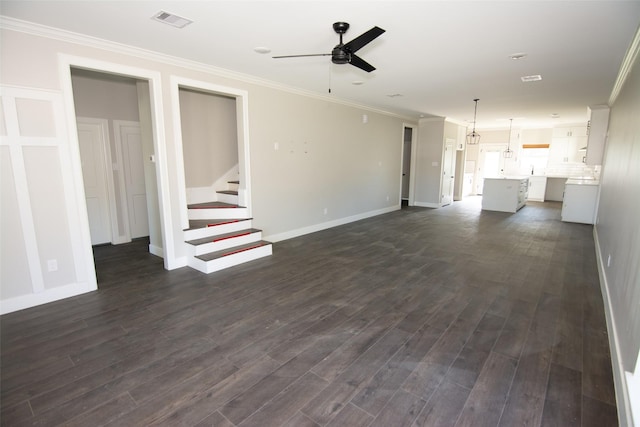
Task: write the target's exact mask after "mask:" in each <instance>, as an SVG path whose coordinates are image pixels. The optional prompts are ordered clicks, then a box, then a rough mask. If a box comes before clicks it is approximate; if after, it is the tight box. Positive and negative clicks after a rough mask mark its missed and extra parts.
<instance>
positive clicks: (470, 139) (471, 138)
mask: <svg viewBox="0 0 640 427" xmlns="http://www.w3.org/2000/svg"><path fill="white" fill-rule="evenodd" d="M473 101H474V102H475V103H476V107H475V109H474V110H473V131H472V132H471V133H468V134H467V145H475V144H479V143H480V134H479V133H478V132H476V114H477V113H478V101H480V99H478V98H476V99H474V100H473Z"/></svg>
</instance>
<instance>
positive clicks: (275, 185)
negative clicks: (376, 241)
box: [0, 29, 415, 306]
mask: <svg viewBox="0 0 640 427" xmlns="http://www.w3.org/2000/svg"><path fill="white" fill-rule="evenodd" d="M0 40H2V49H3V53H2V57H3V61H2V63H1V64H0V67H1V68H0V84H2V85H7V86H14V87H29V88H33V89H36V90H42V91H43V93H45V92H46V93H47V94H48V93H52V92H53V93H55V94H57V95H56V96H60V97H62V95H63V93H62V92H61V91H62V90H63V89H64V86H63V84H62V82H64V78H65V77H64V76H61V75H60V71H61V69H62V68H61V67H60V66H59V60H60V57H61V55H69V56H73V57H81V58H84V59H85V60H91V61H96V63H98V62H99V63H109V64H118V65H121V66H124V67H127V70H130V69H140V70H146V71H148V72H150V73H154V74H156V75H158V76H159V79H158V80H157V81H158V82H160V85H159V86H158V92H156V94H155V95H152V102H154V103H155V105H159V106H161V109H160V110H159V111H158V114H159V115H160V116H159V117H156V116H154V117H153V119H154V121H155V122H156V123H159V119H161V120H162V123H163V127H162V128H161V129H154V132H156V131H157V132H158V133H157V135H155V136H156V138H157V142H158V145H159V146H162V147H163V148H164V149H165V153H166V154H167V155H166V170H167V174H168V179H167V181H166V183H165V186H166V188H161V189H160V191H161V192H162V194H163V197H164V198H165V200H166V203H165V204H164V206H161V213H162V218H163V220H164V221H165V223H166V224H167V228H168V233H169V234H170V239H168V240H167V235H166V234H165V236H163V240H165V241H167V242H170V244H171V246H170V247H168V246H167V245H165V246H164V247H163V249H164V253H165V261H166V260H167V254H173V255H172V257H173V259H175V260H180V259H182V258H184V259H186V248H185V244H184V237H183V229H182V224H181V222H180V220H179V218H180V217H181V215H182V212H183V210H184V208H185V207H184V206H183V205H182V203H181V202H180V198H179V195H180V191H181V190H180V189H179V188H178V186H179V183H180V182H181V179H180V176H179V174H180V165H178V164H177V161H176V158H177V156H176V155H175V154H176V153H177V147H178V144H177V141H176V140H175V138H174V136H175V135H176V133H175V129H174V117H175V116H176V114H178V115H179V113H180V111H179V105H178V103H177V102H176V100H174V99H173V98H172V89H173V88H172V87H171V78H172V77H173V76H177V77H182V78H185V79H189V80H196V81H203V82H206V83H209V84H212V85H216V86H224V87H229V88H234V89H236V90H240V91H246V92H247V94H248V98H247V99H248V111H249V123H248V127H247V129H248V137H249V152H250V162H251V191H252V216H253V218H254V225H255V226H256V227H259V228H261V229H263V230H264V234H265V236H267V237H268V236H273V235H276V236H280V237H286V236H293V235H298V234H302V233H304V232H310V231H315V230H316V229H321V228H326V227H327V226H332V225H333V224H337V223H340V222H348V221H351V220H354V219H357V218H359V217H365V216H369V215H375V214H378V213H382V212H388V211H390V210H394V209H399V207H400V179H401V171H400V165H401V161H402V159H401V156H402V132H403V126H404V123H405V122H408V123H411V121H410V120H407V118H405V117H400V116H396V115H392V114H387V113H383V112H378V111H373V110H371V109H367V108H360V107H357V106H353V105H350V104H346V103H341V102H340V101H339V100H334V99H329V98H328V97H315V96H307V95H304V94H300V93H299V92H297V91H292V90H286V89H283V88H281V87H279V86H267V85H258V84H256V83H254V82H248V81H246V80H241V79H234V78H232V77H229V76H228V75H226V76H222V75H219V74H214V72H213V70H211V71H209V70H208V69H205V68H206V67H201V68H200V69H194V68H190V67H189V66H186V65H185V66H179V65H176V63H177V61H176V62H174V63H171V64H170V63H166V62H162V61H161V60H160V59H158V58H156V57H151V56H145V54H140V55H132V54H130V53H129V51H127V52H126V53H123V52H115V51H109V50H108V49H106V48H105V47H104V46H101V47H100V48H98V47H95V46H90V45H81V44H80V43H79V42H78V39H74V40H73V41H68V42H67V41H64V40H63V39H62V38H60V39H53V38H48V37H44V36H39V35H33V34H27V33H24V32H19V31H13V30H7V29H3V30H2V34H1V36H0ZM27 51H28V52H29V55H24V52H27ZM154 88H155V87H154ZM136 96H137V95H136ZM158 96H159V97H160V99H156V98H154V97H158ZM24 112H25V115H26V116H27V117H29V118H31V119H33V120H41V118H42V116H41V115H38V114H37V113H38V111H37V108H35V107H34V108H31V109H25V111H24ZM56 113H57V114H58V115H59V116H62V117H60V119H61V121H63V122H64V123H69V120H70V119H71V121H73V118H69V117H66V114H67V111H66V110H65V109H64V108H58V110H57V112H56ZM78 114H80V112H78ZM87 114H90V113H89V112H87ZM363 114H367V115H368V119H369V120H368V123H363V120H362V115H363ZM413 123H415V122H413ZM276 144H277V145H276ZM276 146H277V147H278V149H276V148H275V147H276ZM64 150H66V152H69V150H68V148H67V147H64ZM4 151H6V150H4ZM43 152H44V150H43ZM0 154H2V153H0ZM74 156H77V153H76V154H74V153H71V160H72V161H73V159H74ZM3 159H4V157H3ZM3 161H4V160H3ZM65 161H66V160H65ZM67 164H69V163H67ZM54 166H56V165H55V164H54V165H52V166H51V167H54ZM56 170H58V171H59V176H60V179H59V182H60V183H61V184H60V185H59V187H60V192H62V191H63V190H64V191H65V192H66V194H68V195H69V198H68V201H67V202H65V201H64V197H57V198H53V200H51V201H49V200H47V203H48V205H47V210H48V212H40V211H36V210H35V209H34V211H33V212H30V213H29V214H30V215H27V216H23V217H22V218H20V220H19V221H18V222H22V224H27V225H29V224H31V223H34V224H36V223H37V224H38V225H36V227H37V229H38V230H42V236H41V238H42V239H43V241H44V240H46V241H47V242H50V246H52V247H50V248H49V247H48V246H47V251H51V252H53V253H68V252H69V250H70V248H75V249H74V250H75V251H76V252H74V254H75V255H73V256H72V257H69V262H68V263H67V262H66V261H65V264H64V265H61V266H60V271H61V272H62V271H63V270H64V271H67V269H70V270H71V271H73V270H74V269H75V271H78V272H79V273H77V274H76V279H75V280H77V281H79V282H80V281H85V276H89V277H90V272H88V273H87V272H85V271H83V269H87V268H88V269H91V267H92V261H91V255H90V247H89V248H88V249H87V248H84V247H81V248H79V249H77V248H78V245H82V241H83V236H71V237H69V238H64V236H62V237H63V238H60V236H58V234H59V233H60V232H62V231H64V228H63V227H53V228H47V227H44V226H40V225H39V224H40V223H42V224H44V223H45V222H46V223H49V222H51V219H48V218H51V216H50V212H52V211H56V210H59V211H60V212H61V213H62V214H66V217H67V218H71V219H69V220H68V222H72V223H74V224H76V223H77V221H76V220H75V218H73V217H74V216H75V215H80V214H81V212H82V211H83V209H82V208H81V206H80V204H81V203H84V200H78V198H79V197H78V193H77V192H76V188H77V187H78V186H81V185H82V182H75V181H76V172H77V169H74V168H69V167H68V166H67V167H62V166H60V165H59V166H57V169H56ZM5 171H7V172H5ZM3 173H8V174H11V173H12V169H11V168H8V169H3ZM27 173H28V174H32V175H33V176H29V179H31V181H32V182H34V183H35V184H34V185H45V184H50V181H51V179H50V178H48V177H44V176H42V174H41V172H40V171H39V170H38V168H32V169H29V170H28V171H27ZM12 178H14V177H13V176H9V177H7V179H6V180H3V181H4V182H5V183H9V184H10V183H11V181H12ZM62 183H64V185H65V186H66V187H65V188H64V189H63V188H62ZM38 188H39V187H38ZM38 194H39V193H38ZM74 194H75V196H73V195H74ZM33 197H36V193H35V192H34V196H33ZM49 202H50V203H49ZM35 206H36V204H34V207H35ZM38 206H39V204H38ZM163 208H164V209H163ZM325 212H326V213H325ZM47 215H49V216H47ZM63 216H64V215H63ZM6 218H8V217H6ZM54 218H55V217H54ZM2 221H3V224H2V226H3V227H5V225H6V228H12V227H14V228H15V227H16V224H14V223H8V222H7V223H6V224H5V222H4V221H5V217H4V216H3V218H2ZM18 226H19V224H18ZM54 226H55V224H54ZM3 229H4V228H3ZM83 229H84V228H83ZM73 231H74V230H72V231H71V233H72V234H73ZM78 232H79V233H84V231H82V229H81V230H79V231H78ZM12 236H13V238H12V239H13V240H16V241H17V240H20V235H19V230H16V232H15V233H12ZM39 238H40V236H39ZM2 239H3V240H2V245H4V244H5V236H4V235H3V236H2ZM24 250H25V251H29V250H30V249H29V248H25V249H24ZM2 256H3V258H2V264H3V266H5V265H10V266H11V268H10V269H9V270H8V271H4V269H3V273H2V274H6V277H8V278H10V280H11V281H17V280H20V281H21V282H20V286H23V287H24V289H21V290H20V291H19V292H17V293H15V292H14V293H13V294H14V295H17V294H19V295H25V294H29V295H26V298H24V299H23V300H24V302H25V303H26V304H32V303H42V302H47V301H48V300H55V299H57V298H61V297H63V296H68V295H70V294H73V292H75V288H73V287H71V288H70V290H69V292H67V293H65V294H63V293H60V292H58V293H51V294H48V295H44V296H41V297H38V298H35V297H34V296H35V294H34V293H33V290H32V286H31V283H29V279H28V277H29V273H28V272H25V267H24V266H23V265H21V264H20V263H14V264H10V263H6V262H5V261H6V259H5V254H4V253H3V255H2ZM34 256H35V257H38V258H40V259H41V260H42V263H45V264H46V260H47V259H49V257H51V255H49V254H48V253H47V254H36V255H34ZM65 260H66V258H65ZM185 262H186V261H185ZM80 273H82V274H80ZM85 273H86V274H85ZM4 277H5V276H3V278H4ZM56 277H61V275H60V274H58V275H57V276H56ZM8 280H9V279H8ZM46 280H49V279H46ZM51 280H52V281H51V283H52V285H51V286H58V285H61V284H62V283H60V280H62V281H63V282H64V281H66V282H73V280H74V278H73V276H72V275H67V276H65V277H64V278H63V279H56V280H58V281H53V279H51ZM3 281H4V279H3ZM48 283H49V282H48V281H47V284H46V285H47V286H48ZM69 284H70V285H72V284H73V283H69ZM3 301H4V295H3ZM20 304H22V302H20ZM20 304H16V306H17V305H20Z"/></svg>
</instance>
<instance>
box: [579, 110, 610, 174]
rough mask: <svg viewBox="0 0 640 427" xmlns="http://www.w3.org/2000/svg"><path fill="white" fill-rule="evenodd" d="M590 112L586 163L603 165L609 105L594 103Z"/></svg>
mask: <svg viewBox="0 0 640 427" xmlns="http://www.w3.org/2000/svg"><path fill="white" fill-rule="evenodd" d="M588 112H589V124H588V142H587V154H586V156H587V157H586V162H585V163H586V164H588V165H591V166H595V165H601V164H602V157H603V156H604V145H605V142H606V141H607V129H608V127H609V107H608V106H606V105H593V106H590V107H589V108H588Z"/></svg>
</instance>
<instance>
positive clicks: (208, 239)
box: [187, 228, 262, 246]
mask: <svg viewBox="0 0 640 427" xmlns="http://www.w3.org/2000/svg"><path fill="white" fill-rule="evenodd" d="M260 231H262V230H258V229H257V228H247V229H246V230H238V231H232V232H230V233H224V234H217V235H215V236H209V237H203V238H201V239H194V240H189V241H188V242H187V243H189V244H190V245H194V246H197V245H203V244H206V243H213V242H219V241H221V240H226V239H231V238H233V237H240V236H246V235H248V234H253V233H259V232H260Z"/></svg>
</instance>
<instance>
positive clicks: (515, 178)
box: [485, 175, 529, 181]
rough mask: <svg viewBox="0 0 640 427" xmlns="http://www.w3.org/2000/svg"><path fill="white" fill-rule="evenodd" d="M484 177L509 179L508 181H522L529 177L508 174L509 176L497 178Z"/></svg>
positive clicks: (499, 179)
mask: <svg viewBox="0 0 640 427" xmlns="http://www.w3.org/2000/svg"><path fill="white" fill-rule="evenodd" d="M485 179H495V180H498V181H504V180H510V181H522V180H523V179H529V175H522V176H518V175H510V176H501V177H498V178H485Z"/></svg>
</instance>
